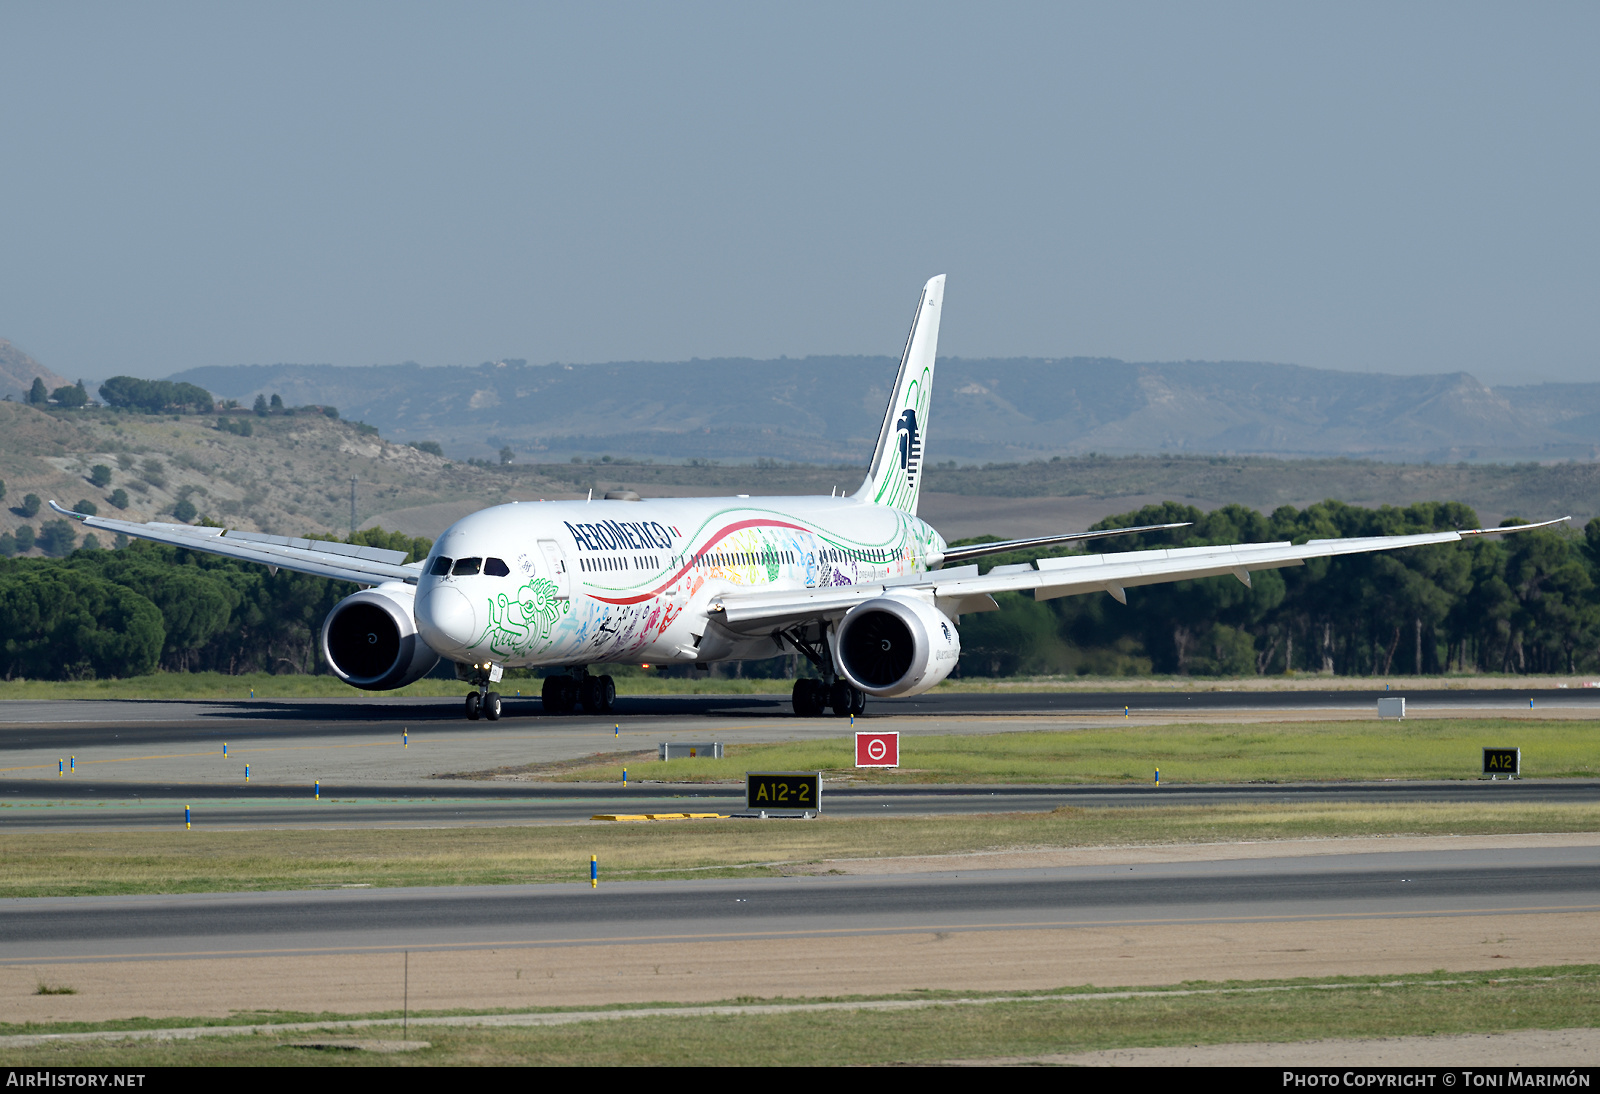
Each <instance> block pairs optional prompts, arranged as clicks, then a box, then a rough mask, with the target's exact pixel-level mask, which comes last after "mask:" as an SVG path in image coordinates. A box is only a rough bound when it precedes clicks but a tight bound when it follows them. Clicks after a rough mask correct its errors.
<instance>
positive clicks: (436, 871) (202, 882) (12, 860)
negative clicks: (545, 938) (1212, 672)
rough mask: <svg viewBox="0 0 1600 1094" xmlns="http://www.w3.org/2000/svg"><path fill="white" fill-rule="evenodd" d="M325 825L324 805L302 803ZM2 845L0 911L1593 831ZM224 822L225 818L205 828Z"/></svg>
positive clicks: (674, 831) (1187, 817)
mask: <svg viewBox="0 0 1600 1094" xmlns="http://www.w3.org/2000/svg"><path fill="white" fill-rule="evenodd" d="M305 808H306V815H307V819H308V820H316V819H320V820H322V821H324V822H326V823H337V818H338V805H337V803H331V802H311V801H309V800H307V801H306V802H305ZM195 816H196V827H195V828H194V829H193V830H192V831H188V830H185V829H184V828H183V821H182V814H181V812H174V814H173V820H172V826H171V830H170V831H149V830H145V831H126V830H105V829H93V830H87V831H81V832H59V831H28V830H12V831H10V832H8V833H7V836H6V856H5V869H4V870H3V871H0V897H21V896H88V895H115V894H135V893H196V892H248V891H266V890H276V889H314V888H333V887H338V886H343V885H370V886H398V885H494V884H525V883H535V882H580V883H584V882H587V880H588V876H589V875H588V870H589V856H590V855H591V854H593V855H598V856H599V860H600V869H601V878H602V883H604V882H605V881H618V880H627V879H662V878H691V877H761V876H774V875H780V874H785V873H795V872H802V873H808V872H815V871H816V870H817V869H826V868H827V867H826V866H822V865H819V864H824V863H826V862H828V861H830V860H850V859H857V860H860V859H866V860H870V859H876V858H885V857H896V856H907V855H942V854H965V853H974V852H1003V851H1018V850H1050V849H1057V848H1073V847H1103V846H1131V845H1156V844H1191V843H1217V842H1230V841H1238V840H1302V839H1304V840H1313V839H1317V840H1320V839H1328V838H1336V837H1343V836H1394V835H1504V834H1514V833H1525V832H1597V831H1600V804H1539V803H1531V804H1517V803H1483V804H1477V803H1474V804H1452V803H1432V802H1429V803H1414V804H1376V805H1374V804H1346V803H1327V804H1315V805H1277V804H1268V805H1229V806H1161V807H1148V808H1144V807H1116V808H1061V809H1057V810H1054V811H1053V812H1050V813H996V814H987V815H978V816H942V817H861V818H828V817H827V816H826V815H824V817H823V818H821V819H819V820H816V821H810V822H785V823H761V822H757V821H682V822H666V823H660V824H595V825H589V824H584V825H536V826H524V827H501V828H411V829H373V828H350V829H279V830H272V831H256V830H245V831H227V830H221V829H216V828H210V829H208V828H207V827H206V825H207V822H208V820H209V819H210V815H208V814H207V813H206V812H205V810H204V809H199V810H197V811H196V813H195ZM219 820H222V821H225V817H223V818H219Z"/></svg>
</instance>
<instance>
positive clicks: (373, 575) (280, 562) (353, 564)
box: [50, 501, 422, 585]
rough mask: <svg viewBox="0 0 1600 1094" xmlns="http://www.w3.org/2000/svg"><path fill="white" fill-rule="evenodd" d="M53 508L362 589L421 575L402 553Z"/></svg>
mask: <svg viewBox="0 0 1600 1094" xmlns="http://www.w3.org/2000/svg"><path fill="white" fill-rule="evenodd" d="M50 508H52V509H54V510H55V511H56V512H58V513H60V514H61V515H62V516H64V517H73V518H74V519H76V520H79V521H81V522H82V523H83V524H84V526H85V527H88V528H100V529H103V530H105V531H107V532H121V533H123V534H124V535H128V536H133V537H134V538H136V539H148V540H152V541H154V542H156V543H165V544H167V545H169V546H172V547H186V548H188V549H189V550H191V551H205V552H206V553H207V554H213V555H223V556H224V557H227V558H237V559H240V560H242V561H244V562H259V563H261V564H262V565H263V566H269V567H273V568H274V569H275V568H277V567H279V566H281V567H283V568H284V569H285V570H293V571H295V572H296V573H301V574H314V575H315V576H317V577H331V578H335V579H337V580H339V581H355V582H359V583H361V584H362V585H378V584H381V583H383V582H385V581H404V582H407V583H409V584H412V585H415V584H416V583H417V578H418V577H420V576H421V575H422V563H420V562H413V563H411V564H410V565H406V564H405V558H406V553H405V552H404V551H388V550H384V549H383V548H381V547H362V546H360V545H358V544H353V543H335V542H333V541H331V540H320V539H299V538H296V537H293V536H271V535H267V534H265V533H263V532H234V531H228V530H226V529H223V528H197V527H195V526H194V525H192V524H160V523H156V522H151V523H148V524H138V523H135V522H134V521H131V520H114V519H112V518H110V517H91V516H89V515H88V514H87V513H74V512H73V511H72V510H71V509H65V508H63V507H61V506H59V505H57V504H56V503H55V502H54V501H52V502H51V503H50Z"/></svg>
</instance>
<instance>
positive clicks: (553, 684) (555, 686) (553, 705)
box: [539, 676, 567, 714]
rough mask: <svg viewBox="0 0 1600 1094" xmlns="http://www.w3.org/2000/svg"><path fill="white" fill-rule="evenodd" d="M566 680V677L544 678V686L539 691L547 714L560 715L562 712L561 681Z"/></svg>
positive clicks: (540, 699)
mask: <svg viewBox="0 0 1600 1094" xmlns="http://www.w3.org/2000/svg"><path fill="white" fill-rule="evenodd" d="M565 679H567V678H566V677H565V676H546V677H545V678H544V686H543V687H542V688H541V689H540V691H539V701H540V702H541V703H543V704H544V712H545V713H546V714H560V713H561V712H562V710H563V708H562V706H561V694H562V688H561V681H563V680H565Z"/></svg>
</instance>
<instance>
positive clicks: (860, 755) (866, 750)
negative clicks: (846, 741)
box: [856, 733, 900, 767]
mask: <svg viewBox="0 0 1600 1094" xmlns="http://www.w3.org/2000/svg"><path fill="white" fill-rule="evenodd" d="M856 766H857V767H899V766H900V734H898V733H857V734H856Z"/></svg>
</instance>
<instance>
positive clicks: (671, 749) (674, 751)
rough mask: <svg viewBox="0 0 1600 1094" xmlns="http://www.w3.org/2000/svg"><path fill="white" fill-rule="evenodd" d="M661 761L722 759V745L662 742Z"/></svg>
mask: <svg viewBox="0 0 1600 1094" xmlns="http://www.w3.org/2000/svg"><path fill="white" fill-rule="evenodd" d="M661 758H662V759H663V760H693V759H697V758H704V759H707V760H720V759H722V745H720V744H719V743H717V742H716V741H662V742H661Z"/></svg>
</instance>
